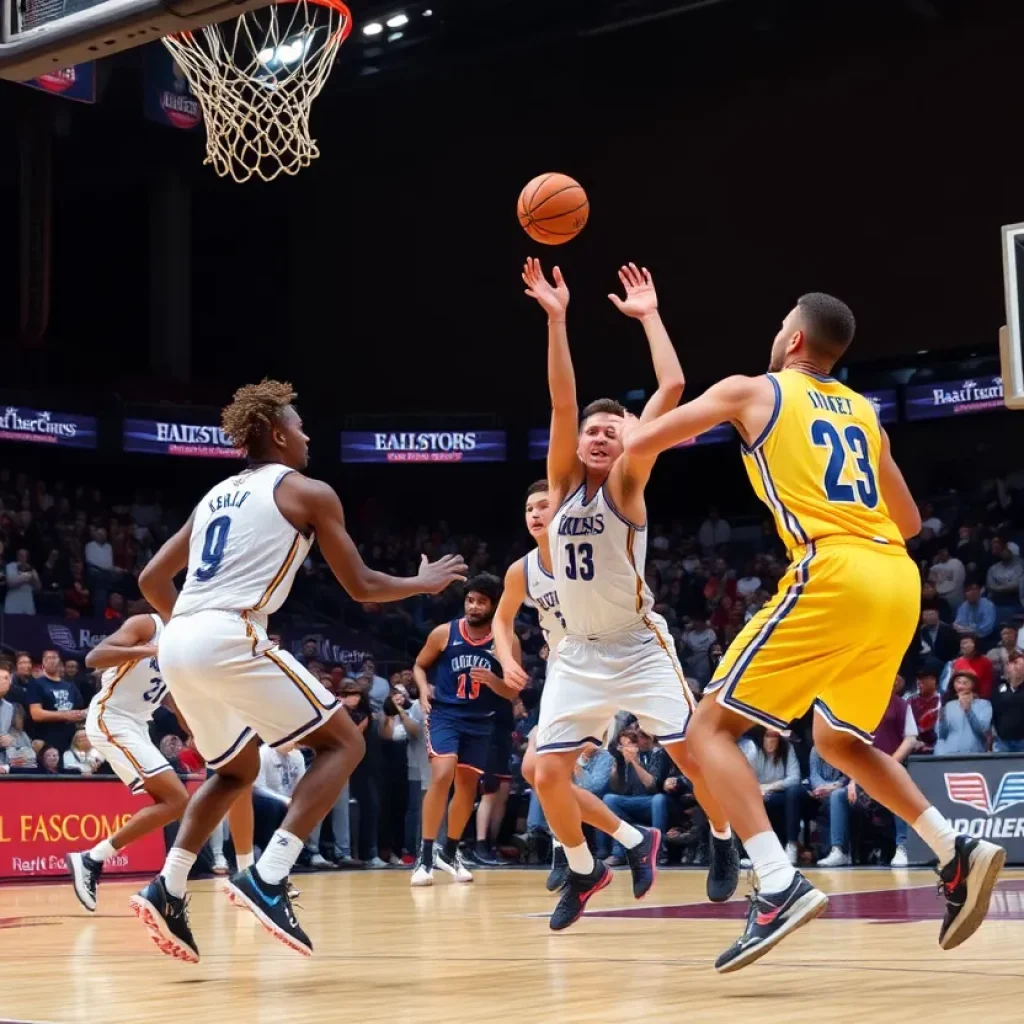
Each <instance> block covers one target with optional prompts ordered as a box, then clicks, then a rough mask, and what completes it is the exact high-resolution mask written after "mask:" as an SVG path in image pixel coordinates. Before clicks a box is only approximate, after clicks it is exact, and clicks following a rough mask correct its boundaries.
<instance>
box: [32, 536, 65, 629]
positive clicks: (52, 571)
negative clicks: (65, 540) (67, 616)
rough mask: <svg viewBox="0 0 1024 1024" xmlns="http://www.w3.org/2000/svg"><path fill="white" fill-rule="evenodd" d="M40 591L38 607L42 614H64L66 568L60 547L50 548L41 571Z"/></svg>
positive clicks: (37, 598)
mask: <svg viewBox="0 0 1024 1024" xmlns="http://www.w3.org/2000/svg"><path fill="white" fill-rule="evenodd" d="M39 584H40V587H39V593H38V594H37V595H36V607H37V608H38V610H39V612H40V614H42V615H63V614H64V569H63V565H62V564H61V557H60V549H59V548H50V553H49V554H48V555H47V556H46V561H45V562H44V563H43V567H42V569H40V571H39Z"/></svg>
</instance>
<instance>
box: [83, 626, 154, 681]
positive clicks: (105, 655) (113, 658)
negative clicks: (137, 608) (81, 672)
mask: <svg viewBox="0 0 1024 1024" xmlns="http://www.w3.org/2000/svg"><path fill="white" fill-rule="evenodd" d="M155 632H156V626H154V625H153V619H152V617H151V616H149V615H133V616H132V617H131V618H130V619H127V620H126V621H125V622H124V623H123V624H122V626H121V628H120V629H119V630H118V631H117V632H116V633H111V634H110V636H108V637H107V638H106V639H105V640H104V641H103V642H102V643H100V644H98V645H97V646H96V647H94V648H93V649H92V650H91V651H90V652H89V653H88V654H87V655H86V656H85V663H86V665H88V667H89V668H98V669H104V668H113V667H114V666H115V665H124V664H126V663H128V662H132V661H142V660H143V658H155V657H156V656H157V651H156V647H155V646H154V644H153V643H152V640H153V634H154V633H155Z"/></svg>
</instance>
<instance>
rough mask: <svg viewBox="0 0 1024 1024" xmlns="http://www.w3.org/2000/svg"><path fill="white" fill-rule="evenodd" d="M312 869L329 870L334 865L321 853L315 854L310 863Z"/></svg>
mask: <svg viewBox="0 0 1024 1024" xmlns="http://www.w3.org/2000/svg"><path fill="white" fill-rule="evenodd" d="M309 866H310V867H311V868H329V867H333V866H334V865H333V864H331V862H330V861H329V860H328V859H327V858H326V857H325V856H323V854H320V853H314V854H313V857H312V859H311V860H310V862H309Z"/></svg>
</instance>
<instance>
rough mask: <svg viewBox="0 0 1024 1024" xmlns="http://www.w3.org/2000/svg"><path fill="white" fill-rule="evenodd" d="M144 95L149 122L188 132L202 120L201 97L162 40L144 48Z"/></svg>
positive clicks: (144, 109)
mask: <svg viewBox="0 0 1024 1024" xmlns="http://www.w3.org/2000/svg"><path fill="white" fill-rule="evenodd" d="M143 95H144V107H143V111H144V113H145V115H146V117H147V119H148V120H150V121H156V123H157V124H165V125H169V126H170V127H171V128H177V129H178V130H179V131H186V132H188V131H194V130H195V129H196V128H198V127H199V126H200V125H201V124H202V123H203V109H202V107H201V106H200V105H199V100H197V99H196V98H195V95H194V94H193V92H192V90H191V89H190V88H189V85H188V80H187V79H186V78H185V75H184V72H183V71H182V70H181V68H179V67H178V65H177V62H176V61H175V60H174V58H173V57H172V56H171V55H170V53H169V52H168V51H167V48H166V47H165V46H164V45H163V43H153V45H151V46H147V47H146V49H145V81H144V85H143Z"/></svg>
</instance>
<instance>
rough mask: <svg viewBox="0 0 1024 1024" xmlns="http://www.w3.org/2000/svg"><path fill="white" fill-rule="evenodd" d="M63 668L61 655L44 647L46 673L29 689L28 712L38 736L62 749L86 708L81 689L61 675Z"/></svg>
mask: <svg viewBox="0 0 1024 1024" xmlns="http://www.w3.org/2000/svg"><path fill="white" fill-rule="evenodd" d="M60 670H61V663H60V655H59V654H58V653H57V652H56V651H52V650H51V651H43V674H42V675H41V676H40V677H39V678H38V679H33V680H32V683H31V685H30V686H29V689H28V700H29V705H28V712H29V716H30V718H31V720H32V729H33V734H34V736H35V738H36V739H39V740H42V741H43V743H44V744H46V745H47V746H52V747H56V748H57V750H58V751H60V752H61V753H63V751H65V750H67V749H68V747H70V746H71V740H72V737H73V736H74V735H75V729H76V727H77V725H78V723H79V722H84V721H85V714H86V712H85V699H84V698H83V697H82V692H81V690H79V689H78V687H77V686H75V684H74V683H68V682H65V681H64V680H63V679H61V677H60ZM58 760H59V755H58Z"/></svg>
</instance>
